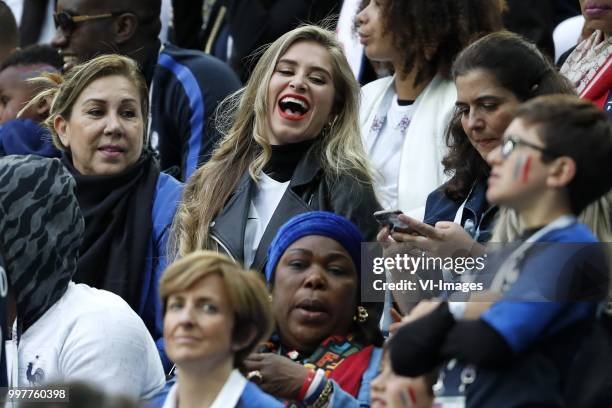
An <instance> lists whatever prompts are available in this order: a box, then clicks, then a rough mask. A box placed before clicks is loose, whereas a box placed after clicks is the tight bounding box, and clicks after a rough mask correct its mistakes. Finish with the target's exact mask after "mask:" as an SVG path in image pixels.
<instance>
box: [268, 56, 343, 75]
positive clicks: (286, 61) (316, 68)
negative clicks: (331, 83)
mask: <svg viewBox="0 0 612 408" xmlns="http://www.w3.org/2000/svg"><path fill="white" fill-rule="evenodd" d="M279 64H289V65H291V66H296V65H297V64H298V63H297V62H296V61H294V60H291V59H287V58H282V59H280V60H278V62H277V63H276V66H278V65H279ZM308 68H309V69H311V70H313V71H319V72H322V73H323V74H325V75H327V76H328V77H329V78H330V79H331V77H332V76H331V73H330V72H329V71H328V70H326V69H325V68H323V67H320V66H318V65H309V66H308Z"/></svg>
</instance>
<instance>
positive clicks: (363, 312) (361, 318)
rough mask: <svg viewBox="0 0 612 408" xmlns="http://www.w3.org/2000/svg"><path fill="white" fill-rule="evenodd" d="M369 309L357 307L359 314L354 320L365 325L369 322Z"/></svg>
mask: <svg viewBox="0 0 612 408" xmlns="http://www.w3.org/2000/svg"><path fill="white" fill-rule="evenodd" d="M368 316H369V314H368V309H366V308H365V307H363V306H357V314H356V315H355V316H353V320H355V321H358V322H359V323H363V322H365V321H366V320H368Z"/></svg>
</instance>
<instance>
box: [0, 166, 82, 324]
mask: <svg viewBox="0 0 612 408" xmlns="http://www.w3.org/2000/svg"><path fill="white" fill-rule="evenodd" d="M83 230H84V221H83V217H82V216H81V212H80V210H79V206H78V203H77V200H76V197H75V182H74V179H73V178H72V177H71V176H70V173H68V171H67V170H66V169H65V168H64V166H63V165H62V164H61V163H60V161H59V160H58V159H47V158H43V157H38V156H6V157H3V158H0V231H1V232H0V251H1V252H2V254H1V255H2V256H3V258H4V261H5V264H6V270H7V271H6V272H7V278H8V281H9V283H10V285H11V288H12V289H11V290H12V292H13V294H14V296H15V298H16V300H17V317H18V333H22V332H25V331H26V330H27V329H28V328H29V327H30V326H31V325H32V324H33V323H34V322H36V321H37V320H38V319H39V318H40V317H41V316H42V315H43V314H44V313H45V312H46V311H47V310H48V309H49V308H50V307H51V306H53V304H55V302H57V300H58V299H59V298H61V297H62V295H63V294H64V293H65V291H66V288H67V287H68V283H69V282H70V280H71V279H72V275H73V274H74V271H75V269H76V262H77V257H78V250H79V247H80V245H81V239H82V236H83Z"/></svg>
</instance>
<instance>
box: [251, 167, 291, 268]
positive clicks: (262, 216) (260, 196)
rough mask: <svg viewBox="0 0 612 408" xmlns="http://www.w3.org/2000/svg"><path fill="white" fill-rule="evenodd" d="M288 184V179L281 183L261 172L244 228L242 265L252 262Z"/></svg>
mask: <svg viewBox="0 0 612 408" xmlns="http://www.w3.org/2000/svg"><path fill="white" fill-rule="evenodd" d="M288 186H289V181H285V182H284V183H281V182H280V181H276V180H274V179H273V178H271V177H270V176H268V175H267V174H265V173H263V172H262V173H261V177H260V178H259V186H258V188H257V193H256V194H255V197H253V199H252V200H251V204H250V206H249V214H248V216H247V223H246V227H245V230H244V265H245V266H246V267H247V268H248V267H249V266H251V264H252V263H253V260H254V259H255V254H256V253H257V247H258V246H259V242H260V241H261V237H263V234H264V232H265V231H266V227H267V226H268V223H269V222H270V220H271V219H272V215H274V211H276V207H278V203H280V201H281V199H282V198H283V195H284V194H285V191H286V190H287V187H288Z"/></svg>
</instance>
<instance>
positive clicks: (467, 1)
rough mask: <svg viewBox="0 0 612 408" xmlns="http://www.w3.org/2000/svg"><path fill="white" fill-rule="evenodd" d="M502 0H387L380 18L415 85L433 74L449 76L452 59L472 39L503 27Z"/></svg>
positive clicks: (428, 78)
mask: <svg viewBox="0 0 612 408" xmlns="http://www.w3.org/2000/svg"><path fill="white" fill-rule="evenodd" d="M502 4H503V3H502V2H500V1H492V0H436V1H432V0H410V1H406V0H388V1H386V3H385V4H384V9H383V20H384V27H386V31H387V32H388V33H390V34H391V35H392V39H393V44H394V46H395V48H396V49H398V50H402V51H403V52H404V67H403V71H404V72H405V73H408V72H411V71H412V70H413V69H414V68H416V69H417V71H418V74H417V75H416V77H415V85H417V84H419V83H420V82H422V81H429V80H430V79H431V78H433V77H434V76H435V75H436V74H441V75H442V76H445V77H449V76H450V69H451V64H452V63H453V60H454V59H455V57H456V56H457V54H458V53H459V52H460V51H461V50H462V49H464V48H465V47H466V46H467V45H468V44H469V43H470V42H471V41H473V40H474V39H476V38H478V37H480V36H482V35H484V34H487V33H490V32H493V31H497V30H500V29H502V28H503V23H502V19H501V15H502Z"/></svg>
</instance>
